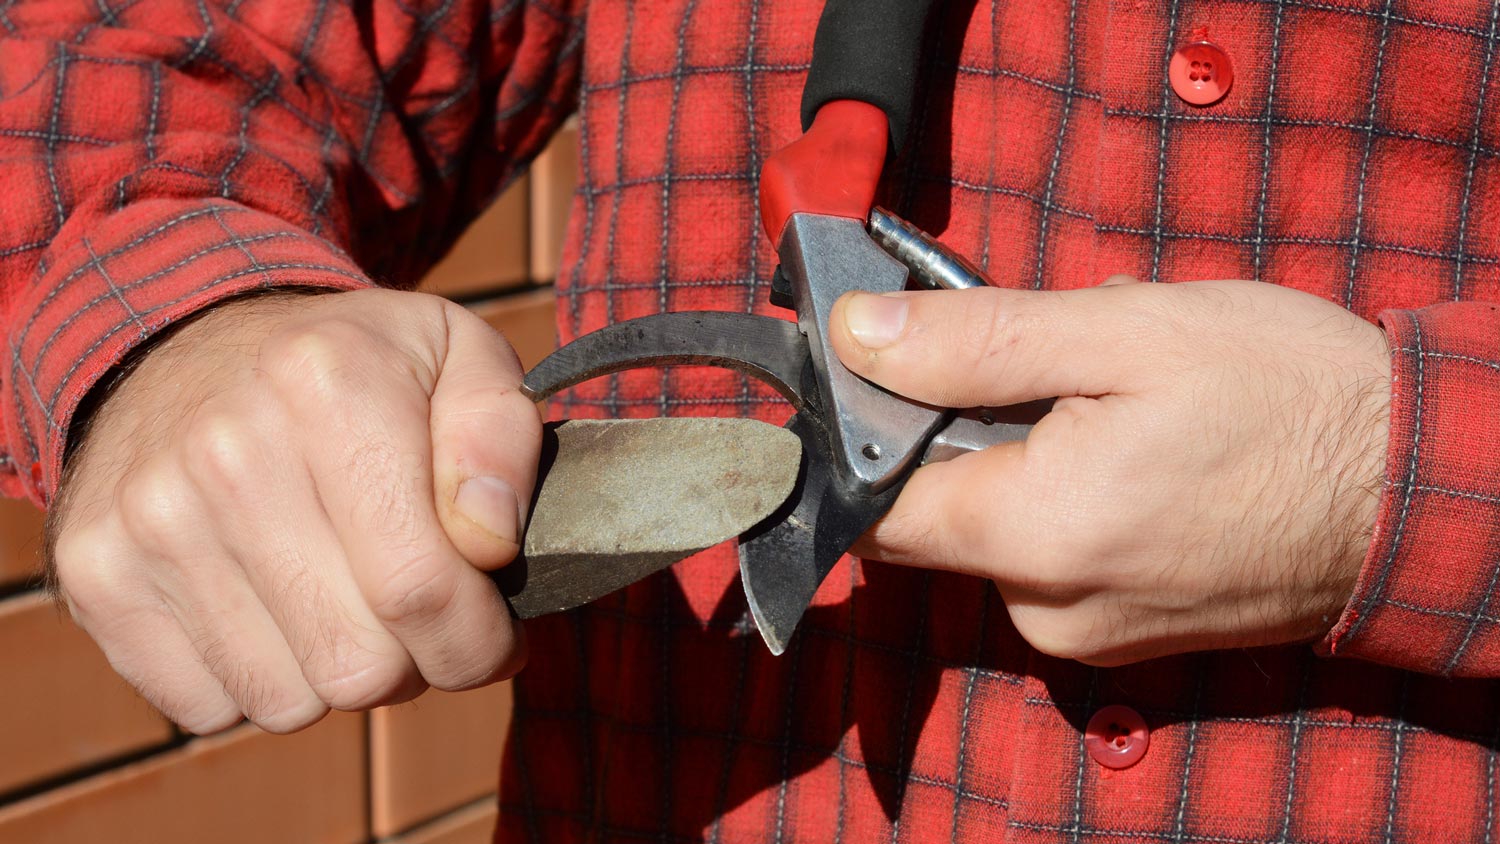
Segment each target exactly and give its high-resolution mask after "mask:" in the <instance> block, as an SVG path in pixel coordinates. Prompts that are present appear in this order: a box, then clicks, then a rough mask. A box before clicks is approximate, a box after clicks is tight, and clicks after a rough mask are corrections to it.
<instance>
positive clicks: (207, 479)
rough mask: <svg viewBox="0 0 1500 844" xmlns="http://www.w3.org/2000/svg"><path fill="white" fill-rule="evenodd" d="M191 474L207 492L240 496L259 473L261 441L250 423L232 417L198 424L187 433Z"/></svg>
mask: <svg viewBox="0 0 1500 844" xmlns="http://www.w3.org/2000/svg"><path fill="white" fill-rule="evenodd" d="M183 448H184V450H185V452H186V457H187V459H186V460H185V461H184V463H185V466H186V467H187V470H188V472H189V473H190V474H191V475H192V476H193V477H194V479H195V480H197V481H198V482H199V485H200V486H201V487H203V488H205V489H217V490H223V491H225V492H228V493H230V494H237V492H238V491H239V490H242V489H244V485H245V482H246V480H247V479H250V478H253V477H254V476H255V475H257V474H258V473H259V468H260V466H261V460H260V456H261V455H260V438H259V436H258V435H257V434H256V433H255V431H254V429H253V427H252V426H251V425H250V424H248V423H247V422H245V421H243V420H241V419H236V418H233V417H230V416H228V415H219V414H215V415H209V416H204V417H202V418H199V419H197V420H195V421H194V422H193V423H192V424H190V425H189V426H188V427H187V429H186V431H185V432H184V433H183Z"/></svg>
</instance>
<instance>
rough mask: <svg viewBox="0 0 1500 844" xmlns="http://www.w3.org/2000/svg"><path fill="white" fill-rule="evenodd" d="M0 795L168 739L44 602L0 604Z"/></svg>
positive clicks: (156, 719) (28, 599) (35, 598)
mask: <svg viewBox="0 0 1500 844" xmlns="http://www.w3.org/2000/svg"><path fill="white" fill-rule="evenodd" d="M0 682H3V683H4V687H5V689H6V692H5V693H4V694H0V792H4V791H8V790H12V789H15V788H17V787H20V786H24V785H27V784H29V783H33V782H36V781H38V780H42V779H46V778H49V777H54V776H57V775H59V774H63V773H66V772H67V771H70V770H73V769H75V768H78V767H81V766H86V765H91V764H95V763H98V762H101V761H104V760H106V759H110V758H113V757H117V756H120V755H122V754H125V753H129V752H132V751H136V750H140V749H142V748H146V747H151V746H153V745H159V744H163V743H166V742H168V741H170V740H171V738H172V736H173V731H172V727H171V725H170V724H168V723H167V721H166V720H165V719H163V718H162V717H161V716H160V715H157V714H156V712H155V710H153V709H152V708H151V707H150V706H148V705H147V704H146V702H145V701H143V700H141V699H140V698H139V697H137V696H136V694H135V692H134V691H133V690H132V689H131V688H130V686H129V685H127V684H126V683H125V681H124V680H121V679H120V678H119V677H118V676H116V675H115V672H114V670H113V669H111V668H110V667H109V663H108V662H106V661H105V659H104V655H103V654H101V653H100V652H99V649H98V648H97V647H95V646H94V643H93V642H92V641H91V640H90V639H89V638H88V636H87V635H85V634H84V632H83V631H82V630H80V629H78V628H77V627H76V626H74V624H73V622H72V621H71V620H69V619H68V618H67V616H66V614H64V613H62V612H60V611H59V610H58V609H57V608H56V607H55V606H54V605H53V603H52V601H51V600H50V599H48V598H47V597H45V596H43V595H42V594H41V593H38V592H28V593H25V594H22V595H18V596H16V597H14V598H11V599H9V600H6V601H0Z"/></svg>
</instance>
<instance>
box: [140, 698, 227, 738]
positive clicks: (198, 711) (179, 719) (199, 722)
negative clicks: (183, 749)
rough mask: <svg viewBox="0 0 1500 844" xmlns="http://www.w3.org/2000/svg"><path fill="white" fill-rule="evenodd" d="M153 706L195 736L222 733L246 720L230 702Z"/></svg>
mask: <svg viewBox="0 0 1500 844" xmlns="http://www.w3.org/2000/svg"><path fill="white" fill-rule="evenodd" d="M153 706H155V707H156V709H157V710H158V711H160V712H161V713H162V714H163V715H165V716H167V718H168V719H170V720H171V721H172V722H173V723H175V724H177V726H179V727H181V728H182V729H184V730H186V731H187V732H190V733H192V734H193V735H195V736H209V735H213V734H214V733H222V732H224V731H225V730H227V729H229V728H230V727H233V726H234V725H235V724H238V723H239V722H240V721H241V720H242V719H243V718H244V713H242V712H240V710H239V709H238V708H237V707H235V705H234V704H232V703H229V702H228V701H223V702H219V701H213V700H211V699H205V700H203V701H194V702H189V703H185V704H181V705H177V706H174V705H173V704H171V703H165V702H164V704H163V705H158V704H153ZM174 712H175V713H176V714H174Z"/></svg>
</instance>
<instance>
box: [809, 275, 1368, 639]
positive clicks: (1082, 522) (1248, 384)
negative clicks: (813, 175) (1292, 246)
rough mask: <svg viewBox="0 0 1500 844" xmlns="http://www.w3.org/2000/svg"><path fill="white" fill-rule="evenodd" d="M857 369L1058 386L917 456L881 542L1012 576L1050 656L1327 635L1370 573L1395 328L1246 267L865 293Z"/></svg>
mask: <svg viewBox="0 0 1500 844" xmlns="http://www.w3.org/2000/svg"><path fill="white" fill-rule="evenodd" d="M831 329H832V330H831V331H830V332H829V334H830V336H831V338H832V342H833V344H834V346H835V348H836V349H837V350H838V352H839V355H840V357H841V358H842V359H843V361H844V363H845V364H846V365H847V366H848V367H849V368H850V369H852V370H853V371H854V372H856V373H858V374H860V375H862V376H864V377H865V378H868V379H870V380H871V381H873V382H875V383H877V384H880V385H881V386H883V387H885V388H887V389H890V390H892V391H894V392H897V393H900V394H901V395H904V396H909V397H911V398H913V399H917V400H919V401H923V402H928V403H931V404H937V405H942V406H946V407H973V406H991V407H998V406H1003V405H1009V404H1016V403H1020V402H1027V401H1032V400H1036V399H1044V398H1051V397H1058V400H1057V401H1056V403H1055V404H1054V405H1053V407H1052V410H1051V412H1050V413H1048V414H1047V415H1046V416H1045V417H1043V418H1042V419H1041V421H1040V422H1039V423H1038V424H1037V425H1036V427H1035V429H1033V431H1032V432H1031V435H1030V437H1029V438H1028V439H1027V440H1026V441H1025V442H1018V443H1011V444H1007V445H1003V446H998V447H995V448H991V449H988V450H986V451H983V452H979V453H976V454H970V455H965V456H963V457H960V458H959V459H956V460H953V461H951V462H948V463H941V464H934V465H931V466H925V467H923V468H921V469H919V470H918V471H917V472H916V473H915V474H914V475H913V476H912V478H911V480H910V482H909V483H908V484H907V486H906V488H905V490H904V491H903V492H902V494H901V496H900V498H899V500H898V501H897V502H896V505H895V507H894V508H893V509H892V510H891V512H890V513H889V514H888V515H887V516H886V517H885V518H884V519H883V520H882V521H881V522H880V523H879V524H877V525H876V526H875V527H874V528H872V529H871V531H870V532H869V533H868V534H867V535H866V536H865V538H864V539H863V540H862V541H861V543H860V544H859V545H857V546H856V549H855V550H856V551H857V552H858V553H860V554H862V555H863V556H868V557H873V558H875V559H881V560H887V561H890V562H898V563H906V564H911V565H916V566H923V567H932V568H943V569H950V570H954V571H962V572H968V573H971V574H976V575H980V576H984V577H988V578H991V579H993V580H994V581H995V583H996V584H997V585H998V587H999V590H1000V593H1001V595H1002V596H1003V597H1004V599H1005V603H1006V606H1007V608H1008V609H1009V611H1010V615H1011V618H1012V620H1013V621H1014V623H1015V625H1016V628H1017V630H1018V631H1019V632H1020V633H1021V635H1022V636H1024V637H1025V638H1026V639H1027V640H1028V641H1029V642H1030V643H1031V644H1032V645H1033V646H1035V647H1036V648H1038V649H1039V650H1042V651H1044V652H1046V653H1050V654H1054V655H1058V656H1066V657H1072V658H1076V659H1080V660H1082V661H1084V662H1088V663H1091V664H1097V665H1116V664H1121V663H1126V662H1132V661H1135V660H1140V659H1147V658H1151V657H1155V656H1163V655H1166V654H1172V653H1180V652H1184V651H1195V650H1206V649H1212V648H1225V647H1249V646H1256V645H1266V644H1274V643H1281V642H1291V641H1300V640H1309V639H1315V638H1317V637H1318V636H1320V635H1322V634H1323V633H1325V632H1327V630H1328V629H1329V628H1330V627H1331V626H1332V625H1333V623H1334V622H1335V621H1336V620H1337V618H1338V615H1339V613H1340V611H1341V609H1342V607H1343V606H1344V604H1345V602H1346V601H1348V599H1349V596H1350V595H1351V594H1352V592H1353V590H1354V582H1355V578H1356V577H1357V575H1358V573H1359V569H1360V565H1361V562H1362V560H1363V558H1364V554H1365V551H1366V549H1367V547H1368V545H1369V541H1370V532H1371V529H1372V527H1373V525H1374V522H1375V515H1376V509H1377V505H1378V501H1379V491H1380V484H1381V479H1382V474H1383V469H1384V459H1385V451H1386V437H1387V432H1388V429H1389V403H1390V397H1389V387H1390V361H1389V352H1388V349H1387V343H1386V339H1385V334H1384V332H1382V331H1381V330H1380V329H1379V328H1378V327H1376V326H1374V325H1372V324H1370V323H1368V322H1365V321H1364V320H1362V319H1360V318H1359V317H1357V316H1355V315H1354V314H1352V313H1350V312H1348V311H1346V310H1344V309H1343V308H1340V307H1338V306H1337V305H1334V304H1332V303H1330V302H1328V301H1325V300H1323V299H1320V298H1318V297H1316V296H1312V295H1310V294H1307V293H1302V292H1299V291H1296V290H1291V289H1287V288H1282V287H1276V286H1274V285H1269V284H1259V283H1255V282H1248V281H1203V282H1192V283H1185V284H1140V283H1135V280H1134V279H1131V278H1128V277H1123V276H1117V277H1114V278H1111V279H1110V280H1109V281H1107V282H1105V284H1103V285H1101V286H1100V287H1097V288H1092V289H1087V290H1076V291H1068V292H1031V291H1015V290H1001V289H981V290H967V291H938V292H910V293H898V294H889V295H885V296H877V295H873V294H858V293H856V294H850V295H848V296H846V297H845V298H844V299H843V300H841V301H840V302H839V304H838V306H837V307H836V308H835V310H834V312H833V315H832V319H831Z"/></svg>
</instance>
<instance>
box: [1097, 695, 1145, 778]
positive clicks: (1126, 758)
mask: <svg viewBox="0 0 1500 844" xmlns="http://www.w3.org/2000/svg"><path fill="white" fill-rule="evenodd" d="M1150 744H1151V733H1150V731H1149V730H1147V729H1146V719H1144V718H1142V717H1141V714H1140V713H1139V712H1136V711H1135V710H1134V709H1131V708H1130V707H1128V706H1118V705H1116V706H1106V707H1104V708H1103V709H1101V710H1099V711H1098V712H1095V713H1094V717H1092V718H1090V719H1089V725H1088V726H1087V727H1085V728H1084V731H1083V746H1084V747H1086V748H1088V751H1089V755H1090V756H1092V757H1094V761H1095V762H1098V763H1099V764H1101V765H1103V766H1104V767H1106V768H1129V767H1130V766H1131V765H1134V764H1135V763H1137V762H1139V761H1141V757H1142V756H1145V755H1146V748H1147V747H1148V746H1150Z"/></svg>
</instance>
